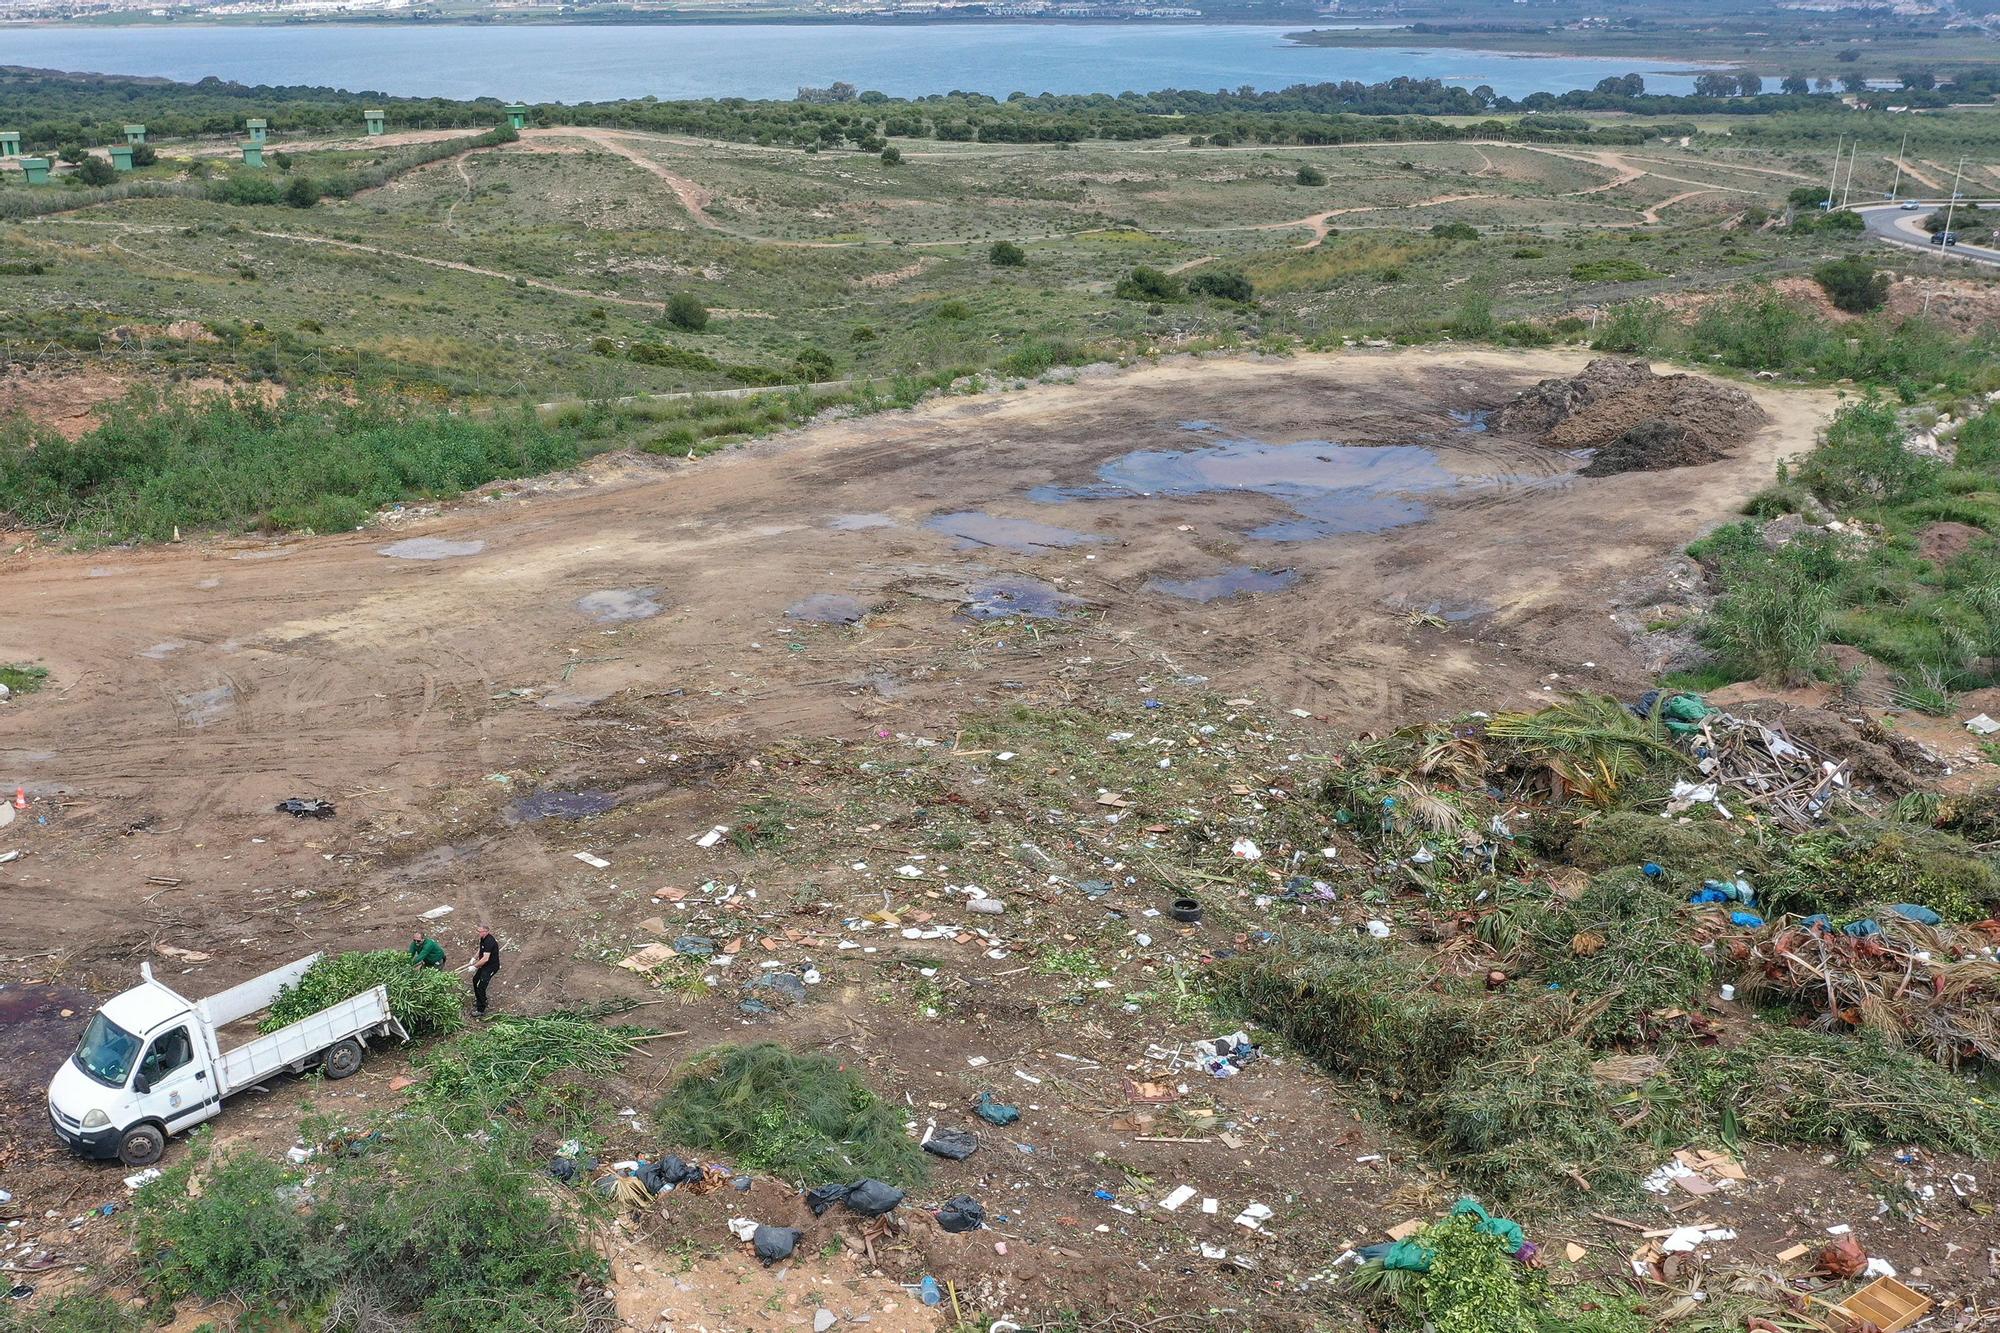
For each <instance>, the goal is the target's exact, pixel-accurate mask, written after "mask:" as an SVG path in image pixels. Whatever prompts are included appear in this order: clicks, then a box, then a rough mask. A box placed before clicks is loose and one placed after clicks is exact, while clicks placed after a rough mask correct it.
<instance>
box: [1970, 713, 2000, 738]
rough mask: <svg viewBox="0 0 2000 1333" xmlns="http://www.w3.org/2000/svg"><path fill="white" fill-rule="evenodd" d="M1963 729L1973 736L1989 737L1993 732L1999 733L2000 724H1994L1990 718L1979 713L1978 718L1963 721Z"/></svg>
mask: <svg viewBox="0 0 2000 1333" xmlns="http://www.w3.org/2000/svg"><path fill="white" fill-rule="evenodd" d="M1965 729H1966V730H1967V731H1969V732H1971V733H1972V734H1973V735H1975V736H1991V735H1993V734H1994V733H1995V732H2000V722H1995V721H1994V720H1993V719H1992V718H1990V717H1988V716H1986V714H1984V713H1981V714H1980V715H1979V716H1978V717H1971V718H1967V719H1966V720H1965Z"/></svg>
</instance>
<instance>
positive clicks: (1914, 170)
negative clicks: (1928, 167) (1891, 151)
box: [1882, 157, 1944, 190]
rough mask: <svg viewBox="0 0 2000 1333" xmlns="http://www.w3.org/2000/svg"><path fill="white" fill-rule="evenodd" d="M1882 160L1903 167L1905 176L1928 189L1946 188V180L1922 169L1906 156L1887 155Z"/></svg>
mask: <svg viewBox="0 0 2000 1333" xmlns="http://www.w3.org/2000/svg"><path fill="white" fill-rule="evenodd" d="M1882 160H1883V161H1884V162H1887V163H1888V164H1889V165H1890V166H1893V167H1901V168H1902V169H1903V174H1904V175H1905V176H1908V177H1909V178H1910V179H1911V180H1914V181H1915V182H1917V184H1919V185H1921V186H1923V187H1924V188H1926V189H1930V190H1942V189H1944V182H1942V181H1940V180H1937V179H1935V178H1933V177H1932V176H1931V174H1930V173H1929V172H1927V171H1924V170H1922V169H1921V168H1919V167H1918V166H1917V164H1916V163H1914V162H1912V161H1910V159H1908V158H1906V157H1885V158H1883V159H1882Z"/></svg>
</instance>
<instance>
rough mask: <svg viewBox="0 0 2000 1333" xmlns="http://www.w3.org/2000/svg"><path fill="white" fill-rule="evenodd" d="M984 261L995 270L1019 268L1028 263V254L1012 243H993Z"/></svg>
mask: <svg viewBox="0 0 2000 1333" xmlns="http://www.w3.org/2000/svg"><path fill="white" fill-rule="evenodd" d="M986 260H987V262H988V263H990V264H992V265H993V266H994V267H995V268H1020V267H1021V266H1022V265H1024V264H1026V263H1027V262H1028V252H1027V251H1026V250H1023V249H1022V248H1021V247H1020V246H1018V245H1016V244H1014V243H1013V242H1012V241H995V242H993V248H992V249H991V250H988V251H987V252H986Z"/></svg>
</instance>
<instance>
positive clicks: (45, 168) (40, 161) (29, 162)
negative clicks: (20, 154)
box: [21, 157, 49, 185]
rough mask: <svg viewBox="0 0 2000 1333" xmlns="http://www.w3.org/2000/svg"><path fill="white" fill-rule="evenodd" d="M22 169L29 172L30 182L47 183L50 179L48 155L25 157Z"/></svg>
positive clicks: (32, 183) (31, 183)
mask: <svg viewBox="0 0 2000 1333" xmlns="http://www.w3.org/2000/svg"><path fill="white" fill-rule="evenodd" d="M21 170H22V171H23V172H25V173H26V174H27V177H28V184H30V185H46V184H48V181H49V160H48V159H47V158H46V157H24V158H22V159H21Z"/></svg>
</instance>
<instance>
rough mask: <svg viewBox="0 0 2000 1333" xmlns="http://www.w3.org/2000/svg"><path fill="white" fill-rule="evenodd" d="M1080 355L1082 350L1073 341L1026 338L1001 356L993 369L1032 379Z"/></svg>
mask: <svg viewBox="0 0 2000 1333" xmlns="http://www.w3.org/2000/svg"><path fill="white" fill-rule="evenodd" d="M1082 356H1083V353H1082V350H1081V349H1080V348H1078V347H1077V346H1076V344H1075V343H1072V342H1068V341H1065V340H1064V339H1061V338H1026V339H1023V340H1022V342H1021V344H1020V345H1019V346H1018V347H1016V348H1015V349H1014V350H1013V351H1011V352H1009V353H1007V355H1005V356H1003V357H1001V358H1000V360H999V362H998V363H996V364H995V366H994V369H995V370H997V371H999V372H1000V373H1001V374H1002V375H1018V376H1020V377H1021V378H1022V379H1034V378H1035V377H1036V376H1037V375H1040V374H1043V373H1044V372H1046V371H1048V370H1051V369H1053V368H1054V367H1056V366H1066V365H1070V364H1072V363H1074V362H1076V361H1078V360H1080V359H1081V358H1082Z"/></svg>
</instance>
